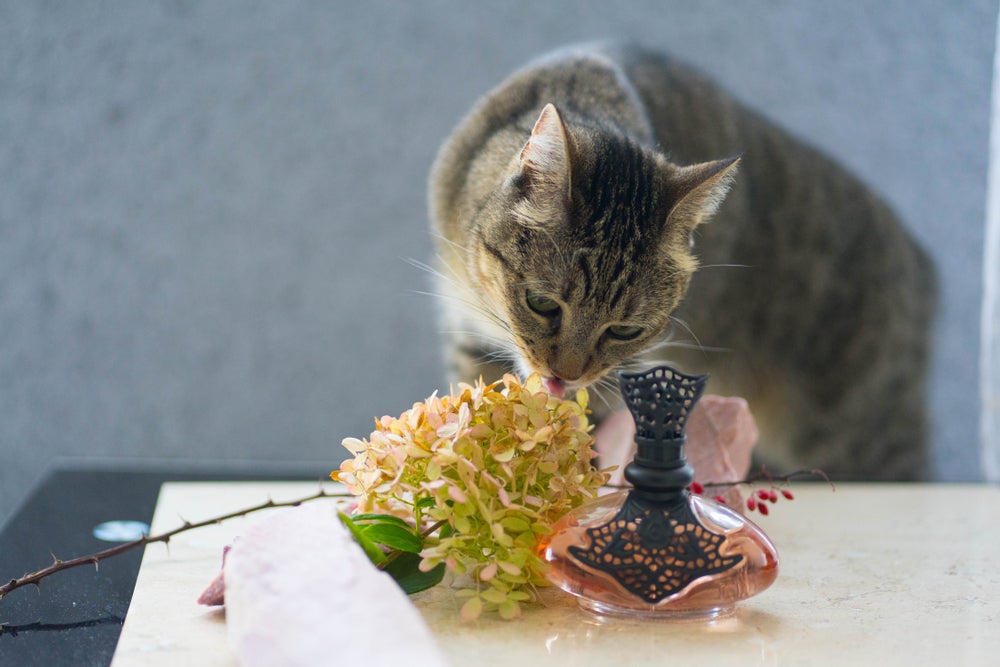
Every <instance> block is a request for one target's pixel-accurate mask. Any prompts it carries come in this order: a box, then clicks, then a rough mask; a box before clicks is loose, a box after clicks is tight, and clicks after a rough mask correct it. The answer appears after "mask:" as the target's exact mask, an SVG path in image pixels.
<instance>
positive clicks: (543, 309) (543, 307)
mask: <svg viewBox="0 0 1000 667" xmlns="http://www.w3.org/2000/svg"><path fill="white" fill-rule="evenodd" d="M524 300H525V301H526V302H527V304H528V308H531V309H532V310H533V311H535V312H536V313H538V314H539V315H544V316H545V317H553V316H555V315H557V314H558V313H559V304H558V303H557V302H556V301H555V299H550V298H549V297H547V296H542V295H541V294H536V293H535V292H532V291H531V290H528V291H527V292H526V293H525V295H524Z"/></svg>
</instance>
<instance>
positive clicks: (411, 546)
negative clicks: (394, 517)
mask: <svg viewBox="0 0 1000 667" xmlns="http://www.w3.org/2000/svg"><path fill="white" fill-rule="evenodd" d="M360 528H361V531H362V532H363V533H364V535H365V537H367V538H368V539H369V540H371V541H372V542H377V543H378V544H384V545H385V546H387V547H389V548H390V549H398V550H400V551H407V552H409V553H420V551H421V549H423V548H424V541H423V540H422V539H420V538H419V537H418V536H416V535H414V534H413V531H412V530H411V529H410V527H409V526H407V527H405V528H403V527H402V526H397V525H395V524H391V523H370V524H367V525H365V526H361V527H360Z"/></svg>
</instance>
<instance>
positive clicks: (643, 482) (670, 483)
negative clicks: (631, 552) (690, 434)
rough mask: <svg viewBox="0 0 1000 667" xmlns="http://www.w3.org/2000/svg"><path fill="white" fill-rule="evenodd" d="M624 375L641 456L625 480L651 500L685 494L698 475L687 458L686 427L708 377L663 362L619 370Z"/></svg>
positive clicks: (627, 469)
mask: <svg viewBox="0 0 1000 667" xmlns="http://www.w3.org/2000/svg"><path fill="white" fill-rule="evenodd" d="M618 379H619V381H620V383H621V392H622V397H623V398H624V399H625V405H626V406H627V407H628V409H629V412H631V413H632V418H633V419H634V420H635V429H636V434H635V443H636V455H635V458H634V459H633V461H632V462H631V463H630V464H628V466H626V467H625V479H627V480H628V481H629V482H630V483H631V484H632V485H633V486H634V487H635V488H636V490H637V491H638V492H639V494H640V495H642V496H644V497H646V498H648V499H658V500H667V499H669V498H671V497H676V496H678V495H680V494H681V493H682V492H683V490H684V489H685V488H686V487H687V486H688V485H689V484H690V483H691V481H692V480H693V479H694V471H693V470H692V469H691V467H690V466H688V465H687V461H685V460H684V451H683V448H684V442H685V440H686V437H685V433H684V429H685V427H686V426H687V421H688V418H689V417H690V415H691V411H692V410H693V409H694V406H695V404H696V403H697V402H698V399H700V398H701V395H702V393H703V392H704V391H705V385H706V384H707V382H708V376H707V375H685V374H684V373H681V372H679V371H676V370H674V369H672V368H670V367H667V366H660V367H658V368H653V369H651V370H649V371H646V372H645V373H635V374H631V373H618Z"/></svg>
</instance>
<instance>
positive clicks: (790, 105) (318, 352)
mask: <svg viewBox="0 0 1000 667" xmlns="http://www.w3.org/2000/svg"><path fill="white" fill-rule="evenodd" d="M996 11H997V3H996V1H995V0H979V1H974V2H969V1H965V2H962V3H942V2H937V1H934V0H919V1H914V0H893V1H891V2H890V1H883V2H878V3H872V2H867V1H864V0H852V1H847V2H825V1H824V2H795V3H792V2H766V3H765V2H759V3H758V2H743V3H730V2H726V3H722V2H679V1H677V2H665V1H659V2H652V1H650V2H630V3H609V2H594V3H586V2H545V3H542V2H504V3H482V4H476V5H475V6H473V3H468V2H455V3H444V2H427V3H421V2H399V3H387V2H353V3H346V2H345V3H337V2H319V1H316V2H263V1H261V2H207V3H198V2H166V1H164V2H107V3H100V2H41V1H18V0H9V1H7V0H0V520H2V519H3V517H5V516H6V515H7V514H9V512H11V511H12V510H13V509H14V508H15V506H16V503H17V502H18V501H19V500H20V499H21V498H22V497H23V495H24V494H25V493H26V492H27V491H28V489H29V487H30V485H31V484H32V483H34V482H35V481H36V480H37V479H38V478H39V477H40V476H41V475H42V474H43V471H44V469H45V468H46V467H47V466H50V465H52V464H53V463H54V462H55V461H56V459H57V458H59V457H86V458H88V459H102V458H103V459H113V460H115V461H121V460H124V459H141V460H143V461H148V460H153V459H156V460H171V461H175V460H187V461H190V460H200V461H205V460H213V459H214V460H227V461H237V460H239V461H247V460H260V461H271V462H273V465H275V467H280V466H282V465H289V464H296V463H301V464H302V465H303V467H305V466H314V467H315V469H316V471H317V477H320V476H322V475H323V474H324V473H325V472H326V471H328V470H330V469H331V468H332V467H334V466H335V465H336V464H337V463H338V462H339V461H340V459H341V458H342V456H343V454H342V450H341V447H340V445H339V442H340V439H341V438H342V437H343V436H345V435H364V434H367V433H368V431H369V430H370V428H371V420H372V417H373V416H374V415H376V414H383V413H398V412H400V411H401V410H403V409H405V408H406V407H409V405H410V404H411V403H412V402H413V401H414V400H418V399H421V398H423V397H424V396H426V395H427V394H428V393H430V391H432V390H433V389H435V388H438V387H440V386H441V373H440V370H439V365H440V364H439V349H438V342H437V338H436V334H435V332H436V326H437V325H436V322H435V318H434V316H433V310H434V303H433V300H432V299H430V298H429V297H425V296H421V295H419V294H416V293H415V292H416V291H419V290H422V289H426V288H427V286H428V284H429V281H428V278H427V276H426V275H425V274H423V273H422V272H421V271H419V270H418V269H415V268H413V267H412V266H411V265H409V264H407V262H406V261H405V258H416V259H421V260H426V259H428V257H429V254H430V241H429V238H428V234H427V232H426V213H425V182H426V174H427V170H428V167H429V165H430V163H431V160H432V159H433V156H434V152H435V150H436V148H437V146H438V145H439V144H440V142H441V141H442V139H443V138H444V137H445V136H446V134H447V133H448V131H449V128H451V127H452V126H453V125H454V123H455V122H456V121H457V120H458V119H459V118H460V117H461V116H462V115H463V114H464V113H465V112H466V111H467V109H468V108H469V106H470V105H471V104H472V103H473V101H474V100H475V99H476V98H477V96H479V95H480V94H482V93H483V92H485V91H486V90H487V89H488V88H489V87H491V86H492V85H494V84H495V83H496V82H498V81H499V80H500V79H501V78H502V77H503V76H504V75H506V74H507V73H508V72H510V71H511V70H512V69H514V68H515V67H517V66H519V65H520V64H522V63H523V62H524V61H526V60H528V59H530V58H531V57H533V56H535V55H537V54H539V53H540V52H543V51H546V50H548V49H550V48H552V47H555V46H558V45H562V44H564V43H567V42H573V41H578V40H590V39H595V38H607V37H613V38H635V39H638V40H640V41H643V42H645V43H647V44H651V45H658V46H662V47H664V48H667V49H669V50H672V51H673V52H675V53H679V54H682V55H684V56H685V57H686V58H687V59H688V60H689V61H691V62H693V63H695V64H697V65H699V66H700V67H702V68H703V69H705V70H707V71H709V72H711V73H712V74H713V75H714V76H715V77H716V78H717V79H719V80H720V81H721V82H722V83H723V84H724V85H726V86H727V87H728V88H730V89H731V90H732V91H733V92H734V93H736V94H737V95H738V96H739V97H741V98H742V99H744V100H745V101H747V102H749V103H750V104H751V105H753V106H755V107H757V108H759V109H761V110H763V111H764V112H765V113H766V114H768V115H769V116H771V117H772V118H775V119H777V120H779V121H780V122H781V123H782V124H784V125H786V126H787V127H789V128H790V129H792V130H793V131H795V132H796V133H797V134H799V135H801V136H803V137H806V138H808V139H810V140H811V141H812V142H814V143H816V144H818V145H819V146H821V147H822V148H824V149H826V150H827V151H828V152H830V153H832V154H833V155H835V156H836V157H838V158H840V159H841V160H842V161H843V162H845V163H846V164H847V165H848V166H849V167H851V168H853V169H854V170H855V171H857V172H858V173H859V174H860V175H861V176H862V177H864V178H866V179H867V180H869V181H870V182H871V183H873V184H874V185H875V186H876V187H877V189H879V190H880V191H882V192H883V193H884V194H885V195H886V196H887V197H888V199H889V200H890V202H891V203H892V204H893V205H894V206H895V207H896V208H897V209H898V210H899V212H900V213H901V214H902V215H903V217H904V218H905V219H906V220H907V221H908V222H909V223H910V224H911V225H912V227H913V228H914V229H915V230H916V234H917V235H918V236H919V238H920V239H921V240H922V241H923V242H924V243H925V244H926V245H927V246H928V247H929V248H930V249H931V250H932V252H933V254H934V256H935V257H936V259H937V261H938V263H939V265H940V267H941V274H942V278H943V284H944V291H943V297H944V298H943V304H944V307H943V310H942V316H943V317H942V321H941V326H940V327H939V332H938V338H937V346H936V350H937V359H936V375H937V377H938V379H939V381H940V388H939V389H937V390H936V391H935V400H936V408H935V409H936V417H937V421H936V427H935V429H936V430H935V434H936V438H935V440H936V447H937V449H936V463H937V471H938V472H937V475H938V477H939V478H940V479H947V480H955V479H978V478H979V476H980V471H979V468H978V456H977V421H978V400H977V386H978V385H977V376H978V375H977V374H978V370H977V362H978V350H979V339H978V336H979V312H980V296H981V293H982V290H981V285H980V280H981V264H982V259H981V257H982V248H981V245H982V239H983V211H984V202H985V178H986V165H987V150H986V146H987V137H988V119H989V91H990V82H991V70H992V55H993V44H994V41H993V37H994V26H995V21H996Z"/></svg>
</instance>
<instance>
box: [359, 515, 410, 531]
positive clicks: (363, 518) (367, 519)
mask: <svg viewBox="0 0 1000 667" xmlns="http://www.w3.org/2000/svg"><path fill="white" fill-rule="evenodd" d="M351 521H353V522H354V523H371V522H375V523H391V524H393V525H396V526H402V527H403V528H409V527H410V524H408V523H406V522H405V521H403V520H402V519H400V518H399V517H398V516H392V515H391V514H355V515H353V516H352V517H351Z"/></svg>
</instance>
